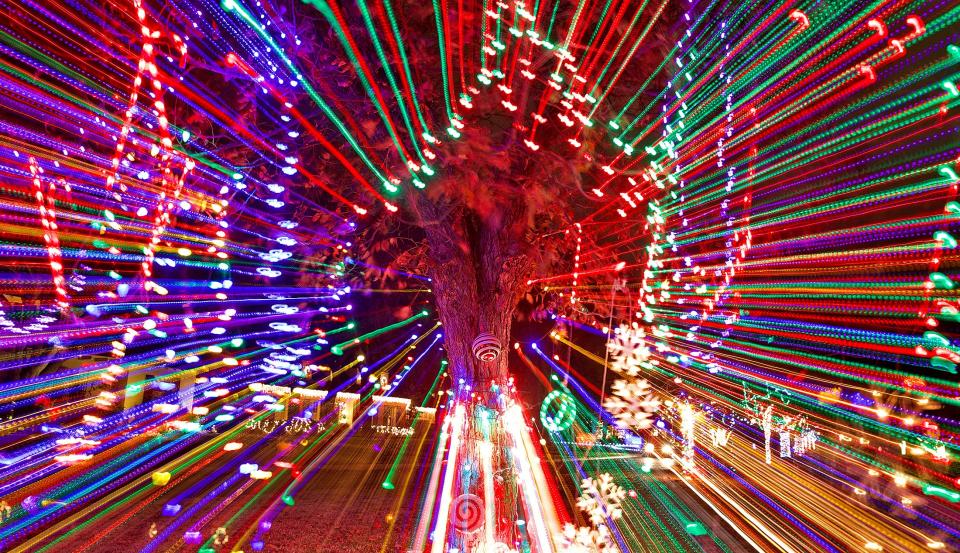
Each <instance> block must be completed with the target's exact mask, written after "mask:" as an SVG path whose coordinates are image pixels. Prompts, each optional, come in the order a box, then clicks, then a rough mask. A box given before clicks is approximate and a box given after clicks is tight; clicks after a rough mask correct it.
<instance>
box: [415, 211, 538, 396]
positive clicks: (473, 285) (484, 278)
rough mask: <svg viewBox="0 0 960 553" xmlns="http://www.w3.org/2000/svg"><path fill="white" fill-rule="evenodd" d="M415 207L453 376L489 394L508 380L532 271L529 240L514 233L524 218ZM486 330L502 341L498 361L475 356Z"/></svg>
mask: <svg viewBox="0 0 960 553" xmlns="http://www.w3.org/2000/svg"><path fill="white" fill-rule="evenodd" d="M416 203H417V204H419V205H418V206H417V207H416V209H417V211H418V215H419V217H420V220H421V221H422V222H423V226H422V228H423V229H424V232H425V233H426V238H427V243H428V244H429V247H430V253H429V258H430V278H431V281H432V282H431V288H432V290H433V294H434V297H435V298H436V301H437V311H438V313H439V315H440V321H441V322H442V323H443V327H442V332H443V336H444V348H445V349H446V351H447V356H448V358H449V361H450V367H451V371H452V376H453V378H454V379H455V380H459V379H464V382H465V383H467V384H470V385H471V386H472V387H473V389H474V390H476V391H477V392H479V393H484V394H485V393H486V392H488V391H489V390H490V387H491V385H492V384H494V383H496V382H498V381H499V382H500V383H503V382H504V381H505V380H506V378H507V375H508V370H507V361H508V358H509V348H510V328H511V323H512V320H513V314H514V311H515V309H516V306H517V303H518V302H519V301H520V298H521V297H522V296H523V293H524V292H525V291H526V289H527V284H526V281H527V279H528V278H529V275H530V271H531V268H532V262H531V260H530V256H528V255H527V253H526V250H525V247H526V242H525V241H524V240H523V237H522V235H521V236H520V237H518V236H517V235H516V232H515V229H516V228H518V225H517V224H516V223H517V222H518V221H517V218H518V217H522V216H523V214H522V213H517V214H514V216H513V217H508V218H498V219H496V220H487V219H483V218H480V217H478V216H477V214H476V213H474V212H472V211H470V210H464V211H461V212H459V213H456V214H446V216H444V217H439V218H434V217H432V216H433V215H437V213H436V209H437V207H436V206H435V205H433V204H431V203H428V202H424V201H419V202H416ZM482 332H489V333H491V334H493V335H494V336H495V337H496V338H497V340H498V341H499V342H500V345H501V353H500V355H499V356H498V357H497V359H496V360H494V361H490V362H484V361H481V360H479V359H477V358H476V357H475V356H474V355H473V351H472V344H473V341H474V340H475V339H476V338H477V335H479V334H480V333H482Z"/></svg>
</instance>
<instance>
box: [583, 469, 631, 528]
mask: <svg viewBox="0 0 960 553" xmlns="http://www.w3.org/2000/svg"><path fill="white" fill-rule="evenodd" d="M580 487H581V488H582V490H583V492H582V493H581V494H580V497H578V498H577V507H579V508H580V510H581V511H583V512H585V513H587V515H588V516H589V517H590V522H592V523H593V524H594V525H595V526H597V527H599V526H600V524H602V523H603V522H604V521H605V520H607V519H610V520H616V519H618V518H620V517H621V516H623V511H622V510H621V509H620V503H621V502H623V500H624V499H625V498H626V497H627V491H626V490H624V489H623V488H622V487H620V486H619V485H618V484H617V483H616V482H614V481H613V477H611V476H610V474H608V473H606V472H605V473H603V474H601V475H600V477H599V478H584V479H583V482H581V483H580Z"/></svg>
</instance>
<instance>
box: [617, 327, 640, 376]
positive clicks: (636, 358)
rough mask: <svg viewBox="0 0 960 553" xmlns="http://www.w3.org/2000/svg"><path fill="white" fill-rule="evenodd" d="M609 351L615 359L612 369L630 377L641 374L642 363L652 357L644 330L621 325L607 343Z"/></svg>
mask: <svg viewBox="0 0 960 553" xmlns="http://www.w3.org/2000/svg"><path fill="white" fill-rule="evenodd" d="M607 351H609V352H610V355H611V356H612V357H613V359H612V361H611V363H610V368H611V369H612V370H614V371H616V372H618V373H621V374H625V375H628V376H637V375H639V374H640V368H641V363H643V362H644V361H646V360H647V359H648V358H649V357H650V348H649V347H648V346H647V343H646V335H645V334H644V332H643V329H642V328H631V327H630V326H627V325H625V324H624V325H620V328H618V329H617V330H616V331H615V332H614V334H613V337H612V338H610V340H609V341H608V342H607Z"/></svg>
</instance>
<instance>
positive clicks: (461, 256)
mask: <svg viewBox="0 0 960 553" xmlns="http://www.w3.org/2000/svg"><path fill="white" fill-rule="evenodd" d="M312 4H313V5H314V7H316V8H317V12H311V10H310V8H307V9H306V10H304V11H302V13H301V15H302V17H303V18H301V19H300V22H301V23H300V25H299V26H298V31H299V32H301V33H302V34H303V35H304V36H305V38H306V39H305V40H303V42H304V43H305V44H310V45H313V46H312V47H311V48H309V49H307V50H303V49H301V50H300V51H299V54H300V56H299V58H298V61H299V62H301V63H303V64H304V65H305V67H306V68H307V72H308V74H309V75H310V76H311V78H312V81H313V82H316V83H319V87H320V89H321V90H322V93H323V94H324V97H325V98H327V99H328V101H329V102H330V103H331V104H332V105H334V106H335V107H340V108H343V109H347V108H349V113H351V114H352V118H353V119H354V120H356V121H357V123H358V124H357V127H358V128H359V129H361V134H360V136H359V137H358V139H359V141H360V142H361V143H362V145H363V146H364V147H365V148H366V149H367V151H369V152H371V153H372V155H375V156H377V157H378V158H379V159H381V160H384V162H385V167H384V168H385V171H386V172H387V173H388V174H391V175H400V174H403V173H404V172H405V171H406V170H407V167H406V166H405V165H406V162H405V161H404V160H403V159H402V157H401V156H400V155H399V154H398V151H397V150H398V148H397V142H398V141H400V142H402V143H403V145H404V146H405V147H406V148H407V149H408V150H411V151H412V150H413V149H414V148H416V147H418V146H417V145H418V144H419V143H421V142H422V141H421V140H420V139H419V137H417V136H416V135H415V134H410V133H402V132H401V133H398V134H399V136H396V135H395V136H392V137H391V132H392V131H390V129H389V127H388V125H387V122H388V119H390V120H391V121H392V122H393V123H394V124H395V125H396V126H397V127H400V123H399V121H401V120H402V118H403V117H409V119H411V120H412V119H413V115H412V112H413V109H412V106H411V104H413V103H417V105H418V106H421V107H422V108H423V111H424V112H425V117H426V118H427V120H428V121H430V123H431V124H432V125H433V127H441V128H442V126H443V125H442V123H441V122H442V121H443V120H444V119H445V115H444V105H445V90H447V89H449V88H455V89H457V90H459V91H460V99H461V101H460V102H459V103H456V104H455V105H456V107H455V110H456V113H455V115H454V118H455V120H456V122H457V123H459V124H458V125H457V126H458V127H459V128H460V129H461V132H451V133H450V134H451V135H453V134H459V135H460V136H458V137H457V138H456V139H454V138H451V137H450V136H446V135H444V133H436V135H443V136H436V138H440V140H437V141H434V142H432V143H430V144H429V145H428V146H427V148H428V149H429V151H430V154H431V158H432V160H431V161H430V165H431V166H432V168H433V169H435V171H436V177H434V178H432V179H426V178H424V177H422V175H421V176H420V178H423V179H424V180H425V181H427V182H426V183H425V188H424V190H422V191H420V190H414V189H412V188H408V189H407V190H406V191H405V193H404V194H403V195H402V197H400V198H399V199H398V200H397V202H396V203H397V204H398V207H399V210H398V211H397V212H396V213H391V212H390V211H389V210H387V209H383V208H379V209H378V208H376V207H372V208H371V211H370V212H369V213H368V214H366V216H365V217H364V218H363V220H362V221H361V222H360V223H359V228H360V236H359V239H358V241H357V242H358V244H357V251H356V255H357V258H358V259H359V260H360V261H362V262H363V263H364V265H365V266H366V267H367V268H368V269H367V270H366V271H365V273H364V275H363V276H364V278H366V279H373V278H376V277H377V273H379V276H380V278H381V279H384V280H390V279H391V278H392V277H396V276H397V275H398V274H400V273H408V272H413V273H419V274H423V275H427V276H428V277H429V278H430V289H431V291H432V292H433V295H434V297H435V299H436V306H437V311H438V314H439V316H440V319H441V321H442V322H443V332H444V335H445V347H446V349H447V351H448V355H449V357H450V360H451V365H452V367H453V370H454V375H455V377H466V378H469V379H471V380H472V381H473V382H474V383H475V384H477V385H479V386H478V389H484V386H483V383H487V382H491V381H495V380H498V379H502V378H503V377H504V376H505V375H506V372H507V358H508V356H507V355H506V353H504V354H502V355H500V356H499V357H498V358H497V359H496V360H495V361H492V362H484V361H480V360H479V359H477V358H475V357H474V356H473V354H472V352H471V343H472V342H473V340H474V339H475V338H476V337H477V336H478V334H480V333H483V332H489V333H492V334H493V335H494V336H495V337H496V339H497V340H498V341H499V342H500V344H502V346H503V347H504V349H506V348H507V347H508V346H509V344H510V330H511V321H512V318H513V316H514V311H515V308H516V306H517V304H518V301H519V300H520V299H521V298H522V297H523V296H524V294H525V293H526V292H527V291H528V290H529V289H530V283H531V282H532V281H534V280H535V279H536V278H537V277H544V276H551V275H556V274H564V273H570V272H571V271H573V270H574V255H575V249H574V245H573V244H574V241H573V240H570V239H569V233H570V231H571V229H572V225H573V223H574V222H575V221H577V220H578V218H580V217H582V216H583V215H584V214H586V213H589V212H590V211H591V210H595V209H596V207H597V203H596V202H598V201H599V198H598V197H597V196H596V195H594V194H592V193H591V192H590V190H591V188H593V187H594V186H596V184H597V182H599V181H601V179H603V178H604V175H603V174H602V173H601V172H600V171H599V166H600V165H602V163H601V162H600V160H601V159H612V158H613V157H614V156H616V155H617V153H618V152H617V151H615V150H614V149H613V147H612V146H611V145H609V144H608V143H607V140H608V137H607V136H606V134H605V132H604V131H603V129H602V128H600V127H602V125H596V126H593V127H589V126H581V125H576V126H575V127H574V128H572V129H568V128H566V127H564V126H563V125H561V124H560V123H559V122H557V121H556V120H554V121H551V122H550V123H543V122H542V120H541V121H540V122H537V121H536V119H535V118H534V117H531V116H532V115H534V114H536V115H537V116H539V113H538V110H539V111H540V112H543V111H544V110H543V108H544V106H549V108H550V109H551V110H560V112H561V113H562V112H563V110H564V109H565V108H564V107H563V106H562V105H561V103H564V104H566V102H565V100H564V98H565V96H564V95H563V94H562V93H561V92H560V91H557V90H555V89H553V88H551V87H550V86H549V85H550V83H548V82H547V80H548V79H549V78H550V77H549V75H550V74H551V72H553V71H557V69H556V68H555V66H556V65H557V63H558V60H559V61H562V62H566V63H568V64H569V60H576V62H575V63H580V62H581V61H582V62H583V65H587V64H593V65H596V64H598V63H600V62H605V61H606V59H605V58H604V56H607V57H609V56H614V57H616V56H619V57H617V58H616V59H617V62H618V63H621V62H622V63H623V64H624V66H627V65H629V66H630V67H631V71H630V72H627V73H625V74H623V75H622V76H621V79H622V80H619V81H616V83H615V84H616V86H614V87H612V88H611V89H610V91H609V94H610V96H609V97H608V101H607V102H605V103H601V104H600V105H599V107H598V109H597V110H596V113H595V114H594V119H595V120H596V121H598V122H600V121H607V120H609V119H610V118H612V117H614V114H612V113H611V109H612V107H611V106H614V105H622V103H623V101H625V100H626V99H627V98H628V97H629V95H630V94H632V93H633V92H635V91H636V89H637V88H638V86H639V85H640V83H641V81H643V80H645V79H647V78H648V77H649V76H650V74H651V72H652V70H653V68H654V67H655V66H654V65H653V63H652V61H653V60H659V59H662V53H661V52H662V51H666V48H667V44H669V42H670V41H669V40H668V39H667V37H666V36H665V35H663V34H658V35H657V36H655V37H654V38H652V39H651V40H650V41H649V44H644V48H643V49H640V50H638V51H636V52H631V53H630V54H632V55H633V57H632V58H631V57H629V55H627V53H626V52H625V51H623V50H622V49H615V47H614V44H615V42H616V41H614V40H611V39H612V38H613V37H626V36H627V35H628V34H629V33H631V32H633V33H636V29H638V28H639V27H637V26H636V21H634V25H633V26H628V25H627V23H626V19H625V18H622V17H617V18H612V19H591V18H597V17H598V16H597V14H593V13H591V14H590V15H589V16H585V17H586V19H584V20H580V21H578V22H577V23H576V24H575V23H574V21H576V17H577V13H576V3H570V4H563V5H562V6H561V7H560V9H559V10H558V11H557V13H556V14H555V18H556V28H557V29H558V31H557V32H556V33H554V34H555V36H556V41H557V42H558V46H559V45H560V44H562V43H563V41H564V40H569V41H570V44H569V45H568V48H569V52H570V56H571V57H570V58H567V59H564V58H563V57H562V56H558V55H557V54H556V51H551V50H549V49H545V48H532V47H530V46H531V45H530V44H529V43H520V42H519V41H518V42H517V44H516V45H514V46H515V50H514V52H513V53H516V54H517V55H518V56H524V61H523V67H524V70H525V71H526V72H527V73H528V74H531V75H535V76H536V77H535V78H533V79H528V78H522V77H521V76H520V74H519V73H518V74H515V75H513V76H512V77H511V79H510V82H512V83H513V89H512V90H509V92H506V91H505V90H506V89H505V88H504V87H497V86H490V87H488V88H486V89H484V90H480V89H479V88H478V87H479V86H480V85H479V84H476V80H477V78H478V77H477V75H478V74H480V73H481V72H482V71H484V69H481V68H480V67H479V64H478V63H476V60H478V59H480V57H481V56H487V55H488V54H486V53H483V48H487V49H488V51H489V48H490V44H491V43H492V41H491V37H492V35H491V33H492V32H494V31H493V30H492V27H491V28H484V26H485V25H486V24H488V23H491V21H492V20H490V19H489V18H488V15H487V14H485V13H484V12H483V10H482V9H481V6H480V5H479V4H478V5H475V6H473V7H467V8H464V7H463V3H460V4H459V5H458V8H456V9H454V8H453V7H452V6H447V7H446V11H443V8H442V7H441V6H431V5H429V4H428V3H424V2H416V1H401V2H395V3H393V4H391V3H386V2H385V3H377V5H376V6H374V5H365V4H364V3H363V2H361V3H359V6H362V7H364V9H365V10H369V12H367V13H366V14H365V13H364V12H363V11H360V10H359V9H356V10H355V11H354V9H355V8H354V7H352V6H351V7H348V6H339V7H336V6H334V7H335V8H336V10H338V11H336V12H332V11H331V8H330V6H332V4H326V3H324V2H312ZM442 6H446V3H442ZM437 9H440V10H441V12H440V14H438V12H437V11H436V10H437ZM339 10H342V11H339ZM662 11H663V10H662V7H661V10H660V11H654V10H648V12H649V13H648V12H638V13H637V15H638V17H639V18H640V20H643V21H649V22H653V21H656V20H657V18H658V17H663V18H667V19H669V18H673V17H676V14H670V13H668V14H667V15H663V13H662ZM391 12H392V15H394V16H396V15H399V14H402V16H401V17H397V18H396V20H394V21H393V24H395V25H396V27H394V28H393V30H394V31H396V32H397V34H395V35H394V36H402V39H403V40H402V45H403V46H402V47H403V48H404V49H405V53H406V56H405V58H404V59H401V57H400V55H399V54H400V50H399V48H400V46H399V42H397V43H394V42H393V41H392V39H389V37H387V35H389V34H390V29H391V21H390V16H391ZM506 13H507V12H506V11H505V10H504V17H506ZM318 14H322V15H324V16H325V19H326V21H323V20H321V19H324V18H320V17H318ZM441 15H443V17H441ZM631 15H633V14H631ZM365 17H369V22H371V23H372V24H373V25H374V26H375V27H373V28H371V27H369V26H365V24H364V21H365ZM438 19H440V20H442V23H444V24H445V26H444V28H445V29H446V30H447V32H449V33H450V34H453V33H454V29H455V30H456V35H455V37H456V39H457V40H456V41H452V40H450V41H448V42H447V44H446V48H449V49H450V50H449V51H444V54H446V57H445V58H442V55H441V51H440V48H439V47H438V45H439V44H440V43H442V42H443V40H442V39H440V38H439V36H438V32H437V27H438V25H437V21H438ZM485 19H486V20H487V21H484V20H485ZM343 23H345V26H340V24H343ZM378 23H379V26H377V24H378ZM564 25H567V27H566V30H565V31H560V30H559V29H563V28H564ZM578 25H579V26H578ZM373 29H375V32H374V33H371V30H373ZM601 29H602V30H604V31H605V32H606V33H608V34H601V33H598V32H599V31H600V30H601ZM496 32H497V33H500V32H503V34H504V36H507V35H506V30H505V29H501V30H498V31H496ZM568 34H569V36H566V35H568ZM591 35H592V36H591ZM598 35H599V36H602V37H603V38H604V39H605V40H603V41H597V44H593V45H591V44H590V43H587V44H580V43H578V42H576V41H577V40H582V41H588V40H590V41H592V39H593V38H595V37H597V36H598ZM311 37H312V38H311ZM344 37H347V39H345V38H344ZM485 37H486V38H485ZM448 38H449V37H448ZM629 38H632V39H635V38H636V34H634V35H630V36H629ZM504 40H507V39H506V38H504ZM338 41H339V42H340V45H341V48H339V49H338V48H334V47H332V46H331V45H332V44H333V43H335V42H338ZM385 44H386V45H388V46H390V47H389V48H388V47H386V46H385ZM528 47H530V48H528ZM358 53H359V56H357V55H356V54H358ZM511 55H512V54H511ZM494 58H495V57H494V56H489V59H490V60H491V64H493V60H494ZM384 59H385V60H386V62H387V63H385V64H384V63H378V61H379V60H384ZM464 59H466V60H470V61H468V62H463V61H462V60H464ZM360 60H362V62H361V61H360ZM444 60H447V61H449V60H460V61H459V62H458V63H457V64H455V65H458V68H456V69H454V68H450V69H449V70H448V73H447V75H446V78H449V79H454V78H456V77H458V76H459V77H460V78H461V81H460V84H458V85H450V84H449V83H447V82H446V79H445V76H444V73H443V70H442V69H441V68H442V67H444V63H443V62H444ZM648 60H649V61H648ZM404 61H406V62H407V63H408V64H409V73H408V74H407V73H405V72H404V71H403V70H401V67H403V63H404ZM361 63H363V64H365V66H362V65H361ZM461 64H462V65H461ZM369 67H373V68H374V69H373V70H369V69H368V68H369ZM598 67H599V66H598ZM363 75H365V77H362V76H363ZM407 76H412V77H413V81H412V82H407V81H406V77H407ZM568 77H569V75H568ZM371 78H372V79H371ZM502 82H506V81H502ZM567 84H568V83H564V86H567ZM574 88H575V87H574ZM588 89H589V87H586V88H584V90H588ZM390 90H394V91H395V92H396V91H401V90H402V92H403V94H402V96H404V97H403V98H401V97H394V98H390V100H389V101H387V102H386V104H387V107H388V110H387V112H386V113H384V112H383V111H381V112H378V111H377V110H376V109H375V107H376V105H377V103H378V102H379V101H380V100H381V99H383V98H386V97H389V91H390ZM581 92H582V90H581ZM414 96H415V97H416V99H415V100H414V99H413V97H414ZM578 96H580V94H578ZM571 98H572V96H571ZM580 98H582V96H580ZM454 100H456V99H454ZM567 105H569V104H567ZM511 106H513V107H511ZM588 107H589V106H588ZM404 110H407V112H408V113H407V114H405V113H403V111H404ZM567 112H569V110H567ZM407 122H408V126H409V120H408V121H407ZM537 125H539V126H540V129H539V133H537V135H536V142H534V141H533V140H531V139H530V138H531V137H532V136H534V133H533V132H532V129H531V126H537ZM322 130H326V131H334V129H333V128H332V127H327V128H326V129H322ZM571 140H573V142H571ZM316 161H318V162H319V163H318V168H317V171H318V172H323V173H325V174H333V175H337V177H336V178H334V179H332V180H333V181H334V182H336V181H337V180H339V179H349V178H350V177H349V176H348V175H347V174H346V173H345V172H344V171H343V168H342V167H339V166H338V164H337V163H336V161H335V160H334V159H332V157H331V156H329V155H327V154H321V155H320V156H318V158H317V160H316ZM358 201H359V200H358ZM391 201H392V200H391ZM400 280H402V279H400ZM565 283H567V284H568V283H569V280H567V281H565ZM399 285H400V286H403V284H402V283H401V284H399ZM486 388H489V386H486Z"/></svg>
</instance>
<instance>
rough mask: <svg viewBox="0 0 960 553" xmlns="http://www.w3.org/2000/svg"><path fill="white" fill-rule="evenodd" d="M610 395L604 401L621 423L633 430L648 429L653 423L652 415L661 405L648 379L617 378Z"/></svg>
mask: <svg viewBox="0 0 960 553" xmlns="http://www.w3.org/2000/svg"><path fill="white" fill-rule="evenodd" d="M611 392H612V393H611V395H610V397H608V398H607V399H606V400H605V401H604V402H603V408H604V409H606V410H607V411H609V412H610V413H611V414H612V415H613V416H614V418H616V419H617V422H619V423H620V424H621V425H623V426H624V427H627V428H631V429H633V430H646V429H647V428H650V426H651V425H652V424H653V420H652V418H651V415H652V414H653V413H654V412H656V410H657V409H658V408H659V407H660V401H659V400H658V399H657V398H655V397H654V396H653V391H652V390H651V389H650V384H649V383H648V382H647V381H646V380H617V381H616V382H614V383H613V389H612V391H611Z"/></svg>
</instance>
